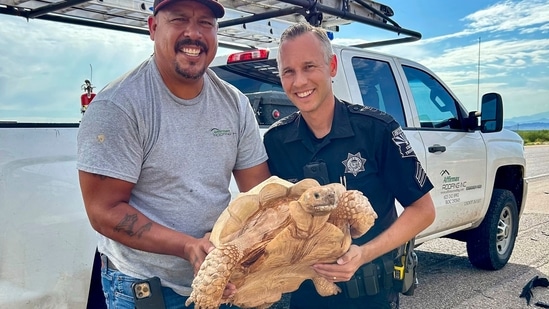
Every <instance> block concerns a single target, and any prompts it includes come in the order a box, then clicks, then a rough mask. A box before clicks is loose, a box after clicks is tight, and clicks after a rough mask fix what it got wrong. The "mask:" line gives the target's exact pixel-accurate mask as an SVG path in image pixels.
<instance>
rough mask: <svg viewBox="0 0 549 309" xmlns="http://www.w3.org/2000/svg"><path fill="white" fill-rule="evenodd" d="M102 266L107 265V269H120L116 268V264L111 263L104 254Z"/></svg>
mask: <svg viewBox="0 0 549 309" xmlns="http://www.w3.org/2000/svg"><path fill="white" fill-rule="evenodd" d="M101 264H102V265H106V266H107V269H111V270H118V268H116V266H114V264H113V263H112V262H111V260H110V259H109V258H108V257H107V256H106V255H104V254H103V253H101Z"/></svg>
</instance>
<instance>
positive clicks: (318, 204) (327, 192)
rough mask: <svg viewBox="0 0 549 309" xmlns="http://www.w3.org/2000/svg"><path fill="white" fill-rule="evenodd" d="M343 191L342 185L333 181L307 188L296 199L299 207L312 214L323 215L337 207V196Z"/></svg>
mask: <svg viewBox="0 0 549 309" xmlns="http://www.w3.org/2000/svg"><path fill="white" fill-rule="evenodd" d="M343 192H345V187H343V185H341V184H338V183H334V184H328V185H325V186H319V187H312V188H309V189H307V190H306V191H305V192H303V194H301V197H300V198H299V199H298V202H299V204H300V205H301V208H302V209H303V210H304V211H305V212H307V213H309V214H311V215H313V216H323V215H326V214H328V213H330V212H331V211H332V210H334V209H336V208H337V203H338V199H339V197H340V196H341V195H342V193H343Z"/></svg>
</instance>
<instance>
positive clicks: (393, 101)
mask: <svg viewBox="0 0 549 309" xmlns="http://www.w3.org/2000/svg"><path fill="white" fill-rule="evenodd" d="M351 61H352V64H353V69H354V71H355V75H356V78H357V81H358V85H359V87H360V93H361V95H362V103H363V104H364V105H367V106H371V107H375V108H377V109H379V110H382V111H384V112H386V113H387V114H390V115H391V116H393V117H394V118H395V119H396V121H398V123H399V124H400V125H401V126H402V127H405V126H406V120H405V118H404V111H403V109H402V101H401V99H400V93H399V91H398V87H397V85H396V82H395V78H394V75H393V72H392V71H391V67H390V66H389V64H388V63H387V62H384V61H380V60H375V59H368V58H361V57H353V59H352V60H351Z"/></svg>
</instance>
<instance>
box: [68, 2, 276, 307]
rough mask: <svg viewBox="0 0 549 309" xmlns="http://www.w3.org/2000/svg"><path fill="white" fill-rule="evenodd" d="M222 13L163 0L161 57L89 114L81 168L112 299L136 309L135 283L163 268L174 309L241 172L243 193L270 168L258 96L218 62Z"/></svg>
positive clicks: (158, 33)
mask: <svg viewBox="0 0 549 309" xmlns="http://www.w3.org/2000/svg"><path fill="white" fill-rule="evenodd" d="M223 14H224V9H223V7H222V6H221V5H220V4H219V3H218V2H217V1H216V0H202V1H200V2H199V1H189V0H184V1H183V0H156V1H155V2H154V15H153V16H151V17H150V18H149V21H148V23H149V30H150V33H151V34H150V37H151V39H152V40H153V41H154V43H155V50H154V54H153V56H151V58H150V59H148V60H146V61H144V62H143V63H142V64H141V65H139V66H138V67H137V68H135V69H134V70H132V71H131V72H129V73H127V74H126V75H124V76H122V77H121V78H119V79H118V80H116V81H113V82H112V83H110V84H109V85H107V86H106V87H105V88H104V89H103V90H101V92H99V93H98V94H97V96H96V97H95V99H94V101H93V103H92V104H90V105H89V107H88V109H87V110H86V113H85V115H84V117H83V119H82V123H81V125H80V130H79V134H78V163H77V168H78V169H79V176H80V185H81V189H82V196H83V199H84V204H85V207H86V211H87V214H88V216H89V220H90V222H91V224H92V226H93V228H94V229H96V230H97V231H98V232H99V243H98V250H99V252H100V253H101V254H102V257H103V259H102V260H103V262H104V263H103V265H102V283H103V290H104V292H105V295H107V298H108V299H107V304H108V305H109V307H116V308H132V309H133V306H134V304H133V300H132V299H131V298H132V294H131V283H132V282H134V281H136V280H137V279H146V278H151V277H154V276H157V277H159V278H160V280H161V283H162V286H163V294H164V298H165V302H166V307H167V308H172V306H171V305H170V304H172V303H173V304H177V305H178V306H182V305H183V304H184V303H185V296H188V295H189V294H190V292H191V288H190V285H191V282H192V279H193V275H194V274H195V273H196V272H198V269H199V267H200V264H201V263H202V261H203V260H204V257H205V256H206V254H207V253H208V252H209V250H211V248H212V244H211V243H210V242H209V241H208V237H207V235H206V233H208V232H209V231H210V230H211V228H212V226H213V224H214V222H215V220H216V219H217V217H218V216H219V214H220V213H221V212H222V210H223V209H224V208H225V207H226V206H227V205H228V203H229V201H230V198H231V195H230V191H229V183H230V180H231V175H234V178H235V180H236V182H237V184H238V187H239V189H240V190H241V191H247V190H249V189H251V188H252V187H253V186H255V185H256V184H258V183H260V182H261V181H263V180H265V179H267V178H268V177H269V171H268V168H267V164H266V161H267V155H266V152H265V150H264V148H263V143H262V141H261V136H260V134H259V129H258V126H257V123H256V120H255V117H254V114H253V111H252V109H251V107H250V104H249V102H248V99H247V98H246V97H245V96H244V95H243V94H242V93H241V92H239V91H238V90H237V89H236V88H234V87H233V86H231V85H229V84H228V83H226V82H224V81H222V80H220V79H219V78H218V77H217V76H216V75H215V74H214V73H213V71H211V70H210V69H208V65H209V64H210V63H211V61H212V60H213V58H214V57H215V54H216V51H217V18H220V17H222V16H223ZM128 278H129V279H128ZM120 282H123V283H124V284H126V286H124V287H120V285H119V284H120ZM231 293H234V286H232V285H230V284H229V285H228V287H227V288H226V290H225V294H224V295H225V296H229V295H230V294H231Z"/></svg>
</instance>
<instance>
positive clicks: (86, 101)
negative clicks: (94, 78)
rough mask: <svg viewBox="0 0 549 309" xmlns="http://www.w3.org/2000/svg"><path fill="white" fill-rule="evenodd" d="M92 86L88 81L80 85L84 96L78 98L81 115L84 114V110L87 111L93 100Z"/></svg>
mask: <svg viewBox="0 0 549 309" xmlns="http://www.w3.org/2000/svg"><path fill="white" fill-rule="evenodd" d="M93 88H94V87H93V86H92V84H91V82H90V81H89V80H87V79H86V80H85V81H84V85H82V90H84V94H82V95H81V96H80V103H81V105H82V106H81V107H80V111H81V112H82V114H84V112H86V109H88V105H90V103H91V101H92V100H93V98H95V93H93Z"/></svg>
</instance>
